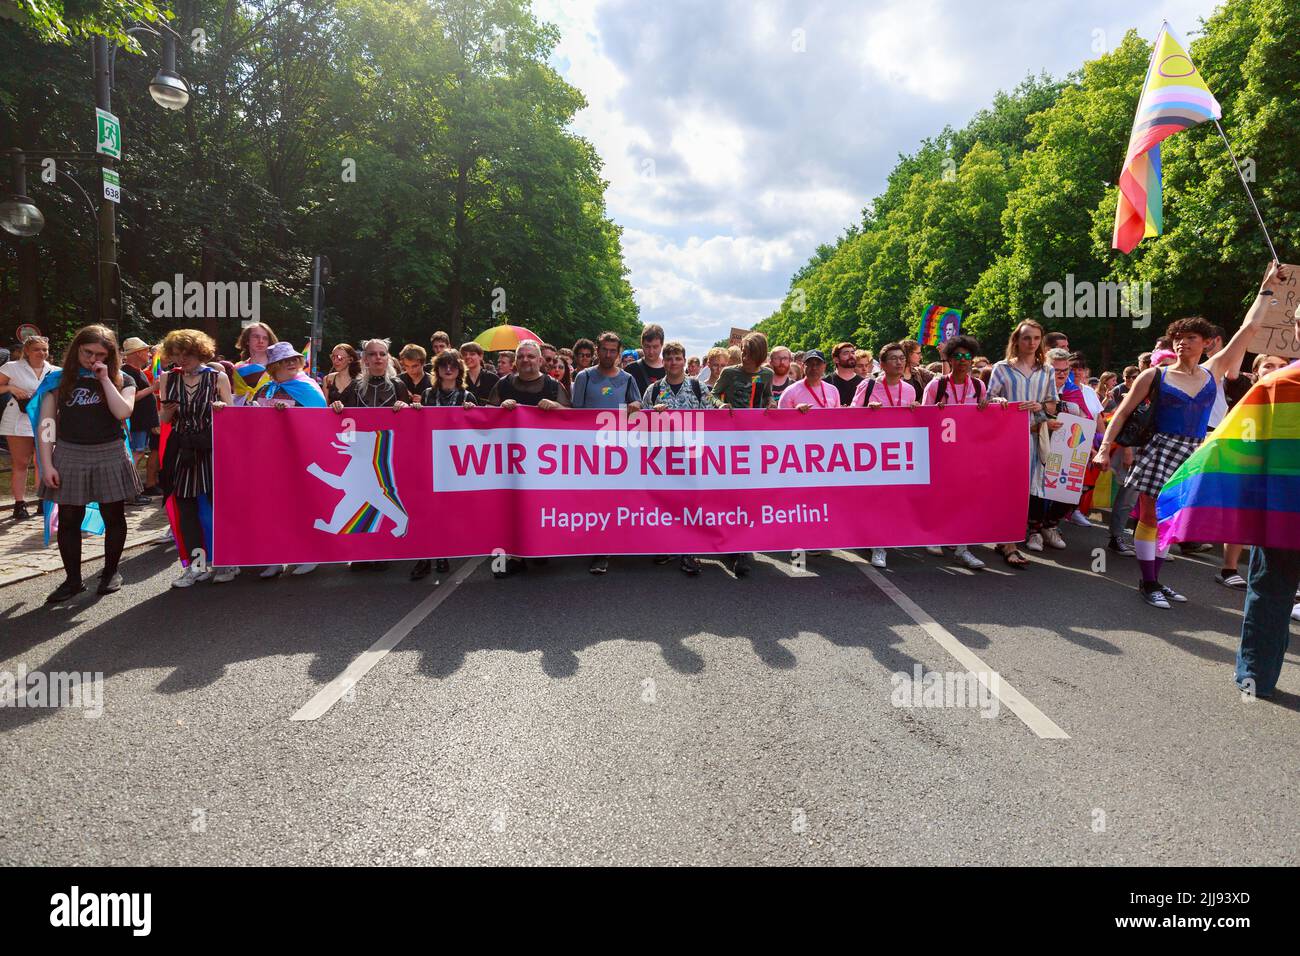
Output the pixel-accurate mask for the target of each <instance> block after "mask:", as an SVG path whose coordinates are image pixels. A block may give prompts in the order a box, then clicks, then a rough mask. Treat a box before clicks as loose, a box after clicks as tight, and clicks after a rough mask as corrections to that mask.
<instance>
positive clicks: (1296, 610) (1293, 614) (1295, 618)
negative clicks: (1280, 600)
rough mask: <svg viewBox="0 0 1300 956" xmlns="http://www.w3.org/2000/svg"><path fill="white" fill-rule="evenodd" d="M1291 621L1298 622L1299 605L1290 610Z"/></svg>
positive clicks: (1299, 616) (1299, 617)
mask: <svg viewBox="0 0 1300 956" xmlns="http://www.w3.org/2000/svg"><path fill="white" fill-rule="evenodd" d="M1291 620H1293V621H1300V604H1297V605H1296V606H1295V607H1293V608H1291Z"/></svg>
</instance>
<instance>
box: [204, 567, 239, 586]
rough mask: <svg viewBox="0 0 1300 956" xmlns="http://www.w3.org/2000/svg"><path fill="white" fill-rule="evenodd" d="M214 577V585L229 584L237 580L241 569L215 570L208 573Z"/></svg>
mask: <svg viewBox="0 0 1300 956" xmlns="http://www.w3.org/2000/svg"><path fill="white" fill-rule="evenodd" d="M208 573H209V574H211V575H212V583H213V584H229V583H230V582H231V581H233V580H235V575H236V574H238V573H239V568H215V569H213V571H210V572H208Z"/></svg>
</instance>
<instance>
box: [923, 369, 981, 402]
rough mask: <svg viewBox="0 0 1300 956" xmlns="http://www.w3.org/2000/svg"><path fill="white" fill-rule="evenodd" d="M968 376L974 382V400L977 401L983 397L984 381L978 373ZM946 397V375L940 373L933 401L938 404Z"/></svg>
mask: <svg viewBox="0 0 1300 956" xmlns="http://www.w3.org/2000/svg"><path fill="white" fill-rule="evenodd" d="M970 378H971V381H972V382H974V383H975V401H977V402H978V401H980V400H981V399H983V398H984V382H983V380H982V379H981V378H980V377H979V376H978V375H972V376H971V377H970ZM947 397H948V376H947V375H940V376H939V387H938V388H937V389H936V390H935V393H934V403H935V404H936V405H938V404H940V403H942V402H943V401H944V400H945V399H946V398H947Z"/></svg>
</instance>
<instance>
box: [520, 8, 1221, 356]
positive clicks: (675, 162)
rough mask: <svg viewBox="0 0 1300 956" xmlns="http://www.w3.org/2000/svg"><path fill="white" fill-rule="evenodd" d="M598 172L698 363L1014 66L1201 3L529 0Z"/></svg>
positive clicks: (1185, 19)
mask: <svg viewBox="0 0 1300 956" xmlns="http://www.w3.org/2000/svg"><path fill="white" fill-rule="evenodd" d="M533 6H534V9H535V11H536V13H537V14H538V16H539V17H541V18H542V19H544V20H547V21H549V22H551V23H554V24H555V25H556V26H558V27H559V28H560V31H561V34H562V39H561V41H560V44H559V46H558V48H557V49H556V51H555V55H554V65H555V67H556V68H557V69H558V70H559V71H560V72H561V73H562V74H563V75H564V77H565V78H566V79H567V80H568V81H569V82H570V83H572V84H574V85H575V86H577V87H578V88H579V89H581V90H582V91H583V93H584V94H585V95H586V97H587V100H588V102H589V104H590V105H589V107H588V108H587V109H586V110H584V111H583V112H582V113H580V114H579V115H578V117H577V120H576V122H575V128H576V130H577V132H579V133H580V134H581V135H583V136H585V137H587V138H588V139H589V140H591V141H592V142H593V143H594V144H595V145H596V148H597V149H598V150H599V151H600V155H601V156H602V157H603V159H604V161H605V178H606V179H608V180H609V182H610V188H609V192H608V201H609V211H610V214H611V215H612V217H613V218H614V220H615V221H616V222H617V223H619V224H620V225H621V226H623V229H624V232H623V246H624V253H625V256H626V259H627V264H628V267H629V268H630V269H631V279H632V284H633V287H634V288H635V290H636V297H637V301H638V303H639V304H640V306H641V314H642V319H643V321H646V322H658V323H660V324H661V325H663V326H664V328H665V329H666V330H667V333H668V337H669V338H670V339H672V338H679V339H681V340H682V341H684V342H685V343H686V346H687V348H688V350H689V351H690V352H691V353H692V354H699V353H700V352H701V351H702V350H703V349H704V348H706V347H707V346H709V345H712V344H713V342H715V341H716V340H718V339H722V338H726V337H727V335H728V332H729V330H730V328H731V327H732V326H739V327H744V328H747V327H749V326H751V325H752V324H753V323H755V322H757V321H758V320H759V319H762V318H763V317H765V316H767V315H768V314H769V313H770V312H771V311H772V310H773V309H774V308H776V306H777V305H778V304H779V302H780V300H781V297H782V296H783V295H784V294H785V291H786V289H787V287H788V284H789V279H790V276H791V274H792V273H793V272H794V270H795V269H797V268H798V267H799V266H800V265H802V264H803V263H804V262H806V261H807V260H808V258H809V257H810V256H811V255H812V253H813V251H814V250H815V249H816V247H817V245H818V244H819V243H822V242H832V241H834V239H835V238H836V237H837V236H839V235H840V234H841V233H842V232H843V230H844V228H845V227H846V226H848V225H849V224H850V223H853V222H855V221H857V220H858V219H859V218H860V215H861V210H862V208H863V206H864V205H866V203H867V202H868V201H869V200H870V199H871V198H872V197H873V196H876V195H878V194H879V193H880V192H881V190H882V189H883V188H884V183H885V176H886V175H887V174H888V172H889V170H890V169H891V168H892V167H893V165H894V163H895V162H896V161H897V158H898V154H899V153H902V152H911V151H913V150H914V149H915V148H916V146H917V145H918V144H919V142H920V140H921V139H922V138H923V137H925V136H929V135H933V134H934V133H937V132H938V131H939V130H941V129H942V128H943V126H944V125H945V124H951V125H952V126H954V127H960V126H962V125H964V124H965V123H966V122H967V121H968V120H969V119H970V118H971V116H972V115H973V114H974V113H975V112H976V111H978V110H979V109H981V108H983V107H985V106H987V105H989V104H990V103H991V101H992V98H993V95H994V94H995V93H996V92H997V91H998V90H999V89H1010V88H1012V87H1014V86H1015V85H1016V84H1017V83H1018V82H1019V81H1020V80H1021V79H1023V78H1024V77H1025V75H1026V74H1028V73H1037V72H1038V71H1040V70H1046V71H1048V72H1049V73H1051V74H1052V75H1053V76H1058V77H1059V76H1064V75H1065V74H1066V73H1068V72H1070V71H1071V70H1074V69H1077V68H1078V67H1079V66H1080V65H1081V64H1082V63H1083V61H1084V60H1086V59H1091V58H1092V57H1094V56H1096V53H1097V51H1100V50H1102V49H1107V50H1109V49H1113V48H1114V47H1115V46H1117V45H1118V44H1119V42H1120V41H1121V39H1122V38H1123V35H1124V31H1125V30H1127V29H1129V28H1130V27H1134V28H1136V29H1138V30H1139V32H1141V33H1142V35H1143V36H1145V37H1146V38H1147V39H1148V40H1153V39H1154V38H1155V35H1156V33H1157V31H1158V30H1159V28H1160V23H1161V20H1163V19H1168V20H1169V21H1170V23H1171V24H1172V25H1173V27H1174V29H1175V30H1176V31H1178V32H1179V33H1181V34H1182V35H1183V36H1184V38H1188V35H1189V34H1193V33H1194V32H1195V31H1196V29H1197V27H1198V25H1199V22H1200V18H1201V17H1205V16H1208V15H1209V14H1210V12H1211V11H1212V10H1213V8H1214V6H1215V2H1214V0H1155V2H1154V3H1147V4H1134V3H1132V2H1131V0H1070V2H1061V0H833V2H827V3H809V2H797V0H695V2H685V0H533Z"/></svg>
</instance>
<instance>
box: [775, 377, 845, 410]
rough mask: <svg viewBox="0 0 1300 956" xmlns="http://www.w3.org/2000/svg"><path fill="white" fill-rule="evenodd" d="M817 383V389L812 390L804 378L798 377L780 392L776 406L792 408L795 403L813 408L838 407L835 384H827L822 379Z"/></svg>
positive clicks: (838, 398) (838, 394) (838, 400)
mask: <svg viewBox="0 0 1300 956" xmlns="http://www.w3.org/2000/svg"><path fill="white" fill-rule="evenodd" d="M817 385H818V388H817V391H816V392H814V391H813V390H812V389H811V388H809V387H808V383H807V382H806V381H805V380H804V379H799V381H797V382H794V383H793V384H791V385H789V386H787V387H786V390H785V391H784V392H782V393H781V398H780V399H779V400H778V401H777V403H776V407H777V408H794V407H795V406H797V405H811V406H812V407H813V408H839V407H840V393H839V391H837V390H836V388H835V386H834V385H829V384H827V383H826V381H825V380H824V379H823V380H822V381H820V382H818V383H817Z"/></svg>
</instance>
